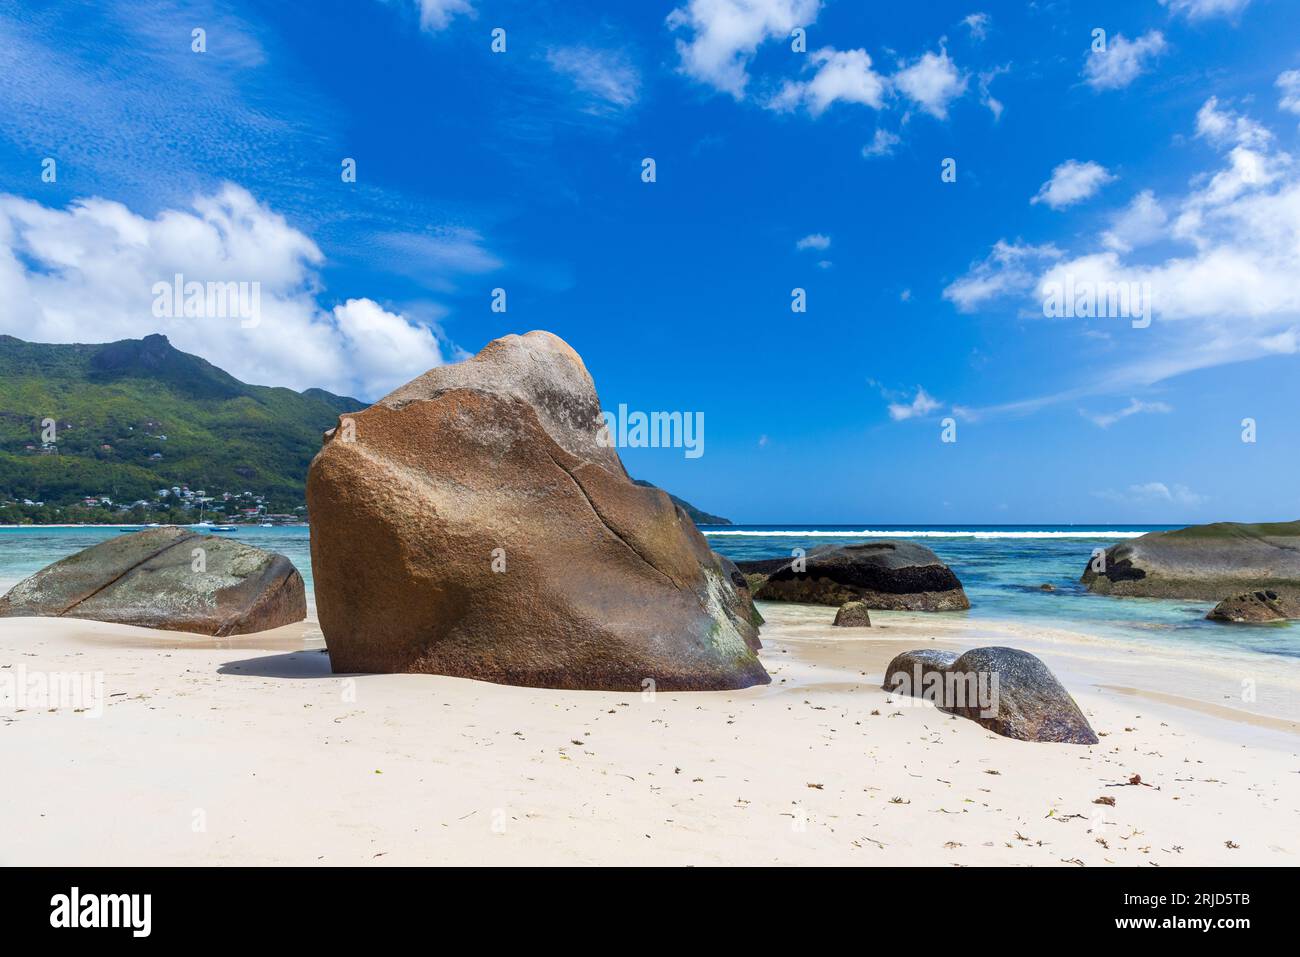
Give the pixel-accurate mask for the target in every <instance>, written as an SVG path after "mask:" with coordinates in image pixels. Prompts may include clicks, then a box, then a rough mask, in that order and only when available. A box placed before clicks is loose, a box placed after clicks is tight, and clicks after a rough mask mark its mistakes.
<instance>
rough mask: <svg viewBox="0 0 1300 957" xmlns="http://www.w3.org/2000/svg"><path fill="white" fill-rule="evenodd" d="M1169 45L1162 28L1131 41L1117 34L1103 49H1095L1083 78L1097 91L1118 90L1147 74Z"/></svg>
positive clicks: (1088, 60)
mask: <svg viewBox="0 0 1300 957" xmlns="http://www.w3.org/2000/svg"><path fill="white" fill-rule="evenodd" d="M1167 46H1168V44H1167V43H1166V42H1165V35H1164V34H1163V33H1161V32H1160V31H1159V30H1150V31H1148V32H1146V33H1144V34H1143V35H1142V36H1140V37H1138V38H1137V39H1136V40H1129V39H1128V38H1126V37H1125V36H1124V34H1122V33H1117V34H1115V35H1114V36H1113V37H1109V38H1107V40H1106V48H1105V49H1104V50H1092V51H1090V52H1089V53H1088V59H1087V60H1086V61H1084V64H1083V78H1084V81H1085V82H1086V83H1087V84H1088V85H1089V86H1090V87H1092V88H1093V89H1094V90H1118V89H1121V88H1123V87H1126V86H1128V85H1129V84H1130V83H1132V82H1133V81H1134V80H1136V79H1137V78H1138V77H1139V76H1141V75H1142V74H1143V73H1145V72H1146V71H1147V69H1148V67H1149V66H1150V64H1151V61H1152V60H1154V59H1155V58H1156V57H1158V56H1159V55H1160V54H1161V53H1163V52H1164V51H1165V49H1166V47H1167Z"/></svg>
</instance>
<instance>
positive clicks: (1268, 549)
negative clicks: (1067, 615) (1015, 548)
mask: <svg viewBox="0 0 1300 957" xmlns="http://www.w3.org/2000/svg"><path fill="white" fill-rule="evenodd" d="M1096 564H1097V562H1096V560H1089V562H1088V566H1087V568H1085V570H1084V572H1083V576H1082V578H1081V579H1080V580H1081V581H1082V582H1083V583H1084V584H1085V585H1087V586H1088V588H1089V589H1090V590H1091V591H1094V592H1096V593H1098V594H1100V595H1120V596H1133V597H1139V598H1196V599H1200V600H1202V601H1218V600H1219V599H1221V598H1222V597H1223V596H1224V595H1237V594H1242V593H1245V592H1253V591H1273V592H1276V593H1278V594H1279V595H1282V596H1285V597H1296V598H1300V522H1274V523H1271V524H1263V525H1240V524H1237V523H1236V522H1218V523H1215V524H1213V525H1193V526H1190V527H1188V528H1180V529H1177V530H1175V531H1170V532H1148V533H1147V534H1146V535H1143V536H1141V537H1140V538H1134V539H1130V540H1128V541H1125V542H1121V543H1120V544H1118V545H1113V546H1111V547H1110V548H1108V549H1106V553H1105V556H1104V563H1103V564H1102V567H1100V568H1097V567H1095V566H1096Z"/></svg>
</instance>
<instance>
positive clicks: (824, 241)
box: [794, 233, 831, 250]
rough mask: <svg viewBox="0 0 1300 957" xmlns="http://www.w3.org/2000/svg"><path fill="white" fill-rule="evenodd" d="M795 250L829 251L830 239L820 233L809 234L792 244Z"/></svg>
mask: <svg viewBox="0 0 1300 957" xmlns="http://www.w3.org/2000/svg"><path fill="white" fill-rule="evenodd" d="M794 248H795V249H799V250H803V249H830V248H831V238H830V237H829V236H826V235H823V234H822V233H810V234H809V235H807V236H805V237H803V239H801V240H799V241H798V242H797V243H795V244H794Z"/></svg>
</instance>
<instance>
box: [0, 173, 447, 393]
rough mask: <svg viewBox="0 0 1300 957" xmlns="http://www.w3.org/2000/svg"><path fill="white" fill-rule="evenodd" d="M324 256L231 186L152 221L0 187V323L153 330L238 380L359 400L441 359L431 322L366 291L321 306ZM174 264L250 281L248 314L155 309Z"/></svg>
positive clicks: (100, 203)
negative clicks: (248, 318)
mask: <svg viewBox="0 0 1300 957" xmlns="http://www.w3.org/2000/svg"><path fill="white" fill-rule="evenodd" d="M323 261H324V257H323V255H322V254H321V251H320V249H319V248H317V246H316V244H315V243H314V242H312V240H311V239H310V238H309V237H307V236H306V235H305V234H303V233H302V232H300V231H299V230H297V229H295V228H293V227H292V226H290V225H289V224H288V223H287V222H286V221H285V220H284V218H283V217H282V216H279V215H278V214H276V213H274V212H273V211H272V210H270V209H268V208H267V207H265V206H263V205H261V204H260V203H258V202H257V201H256V200H255V199H254V197H253V196H252V195H251V194H249V193H248V192H247V191H245V190H243V189H241V188H239V187H237V186H233V185H229V184H228V185H226V186H224V187H223V188H221V189H220V190H219V191H218V192H217V193H216V194H214V195H210V196H200V197H198V198H197V199H195V200H194V203H193V208H192V209H187V210H180V209H164V210H162V211H161V212H159V213H158V214H157V216H155V217H154V218H147V217H144V216H140V215H138V214H136V213H134V212H132V211H131V210H130V209H128V208H127V207H126V206H124V205H122V204H121V203H116V202H109V201H107V200H103V199H98V198H91V199H84V200H79V201H77V202H74V203H73V204H71V205H70V206H69V207H68V208H66V209H55V208H50V207H46V206H43V205H41V204H40V203H37V202H33V201H31V200H27V199H22V198H19V197H16V196H10V195H3V194H0V301H3V302H4V303H5V306H6V307H5V309H3V310H0V332H3V333H9V334H11V335H15V336H18V337H20V338H23V339H29V340H34V341H38V342H110V341H113V340H116V339H125V338H139V337H141V336H144V335H147V334H149V333H154V332H161V333H163V334H165V335H167V336H168V338H169V339H170V340H171V341H172V343H173V345H175V346H176V347H177V348H178V349H181V350H183V351H185V352H191V353H195V354H197V355H200V356H202V357H203V358H205V359H207V360H208V361H210V362H212V363H214V364H216V365H217V366H219V367H221V368H222V369H225V370H226V371H228V372H230V373H231V374H232V375H234V376H236V377H237V378H239V379H242V380H243V381H245V382H252V383H257V384H261V385H284V386H289V387H291V388H294V389H304V388H308V387H311V386H318V387H321V388H325V389H329V390H330V391H333V392H337V393H342V394H349V395H357V396H360V397H362V398H366V397H371V396H374V395H377V394H381V393H382V392H384V391H387V390H388V389H389V388H391V387H392V386H394V385H397V384H399V383H401V382H404V381H406V380H408V379H410V378H412V377H414V376H415V375H418V374H419V373H421V372H424V371H426V370H427V369H429V368H432V367H433V366H436V365H440V364H441V363H442V362H443V357H442V354H441V351H440V349H439V343H438V340H437V338H436V336H435V334H434V332H433V331H431V330H430V329H429V328H428V327H426V326H423V325H419V324H417V323H413V322H411V321H409V320H407V319H406V318H404V317H403V316H400V315H397V314H395V313H393V312H389V311H387V310H385V309H382V308H381V307H380V306H379V305H378V304H376V303H374V302H372V301H370V300H368V299H349V300H348V301H347V302H346V303H344V304H342V305H340V306H337V307H335V308H333V309H323V308H321V306H320V305H319V304H318V302H317V294H318V292H319V287H320V274H319V268H320V266H321V265H322V263H323ZM178 273H179V274H181V275H182V276H183V277H184V279H185V281H186V282H201V283H208V282H214V283H215V282H221V283H226V282H247V283H259V284H260V286H259V299H260V311H259V313H258V315H257V317H256V318H257V322H256V325H252V326H251V327H248V328H245V327H244V324H243V323H242V322H241V317H240V316H238V315H235V316H231V317H205V318H198V317H193V318H186V317H176V318H156V317H155V315H154V305H155V292H154V287H155V285H156V284H158V283H171V282H173V277H174V276H175V275H176V274H178ZM250 288H251V287H250Z"/></svg>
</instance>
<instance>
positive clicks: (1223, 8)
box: [1160, 0, 1250, 20]
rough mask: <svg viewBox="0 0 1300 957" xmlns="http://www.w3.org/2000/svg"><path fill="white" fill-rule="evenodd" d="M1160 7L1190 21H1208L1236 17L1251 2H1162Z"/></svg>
mask: <svg viewBox="0 0 1300 957" xmlns="http://www.w3.org/2000/svg"><path fill="white" fill-rule="evenodd" d="M1160 5H1161V6H1163V7H1168V8H1169V12H1170V13H1173V14H1178V15H1180V16H1184V17H1186V18H1187V19H1189V20H1208V19H1209V18H1211V17H1235V16H1236V15H1237V14H1239V13H1241V12H1242V11H1243V10H1245V9H1246V7H1248V6H1250V0H1160Z"/></svg>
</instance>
